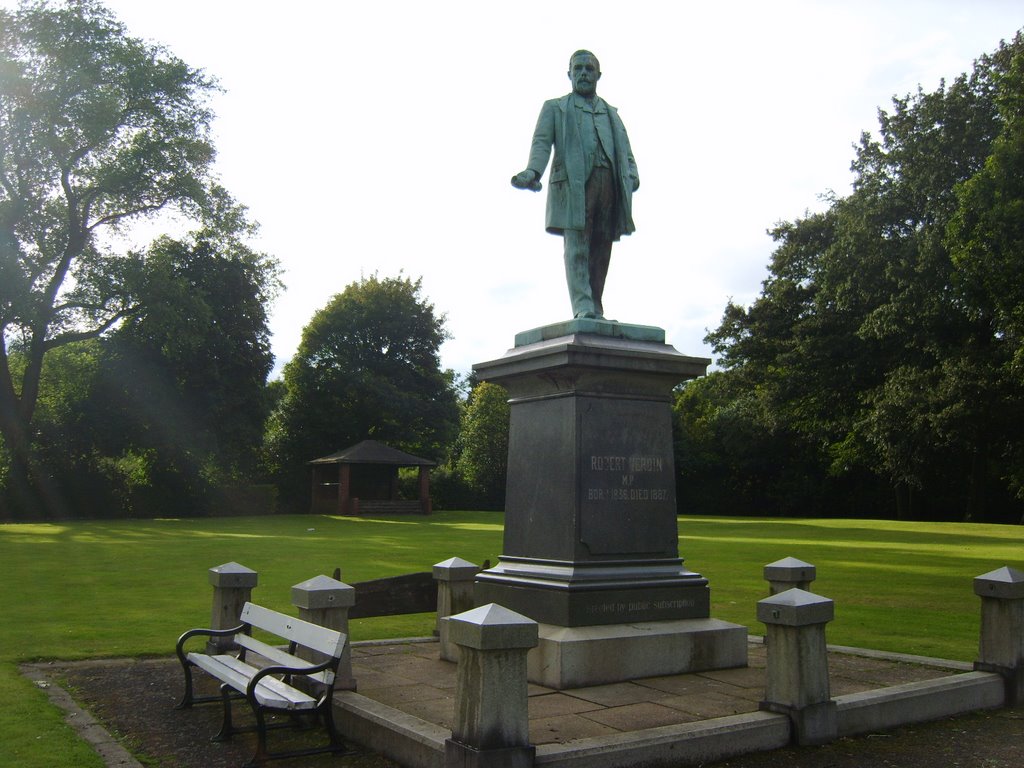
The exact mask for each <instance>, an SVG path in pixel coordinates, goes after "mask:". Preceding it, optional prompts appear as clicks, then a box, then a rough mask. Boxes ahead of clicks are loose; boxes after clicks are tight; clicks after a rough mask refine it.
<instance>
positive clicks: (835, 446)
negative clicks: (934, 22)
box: [697, 35, 1024, 519]
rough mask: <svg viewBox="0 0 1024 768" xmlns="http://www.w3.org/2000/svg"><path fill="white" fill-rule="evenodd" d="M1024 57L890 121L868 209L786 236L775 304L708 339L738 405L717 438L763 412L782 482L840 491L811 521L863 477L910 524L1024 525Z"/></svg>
mask: <svg viewBox="0 0 1024 768" xmlns="http://www.w3.org/2000/svg"><path fill="white" fill-rule="evenodd" d="M1022 55H1024V39H1022V38H1021V36H1019V35H1018V37H1017V38H1016V39H1015V40H1014V41H1013V42H1012V43H1011V44H1004V45H1001V46H1000V48H999V49H998V50H997V51H996V52H994V53H993V54H991V55H988V56H982V57H981V58H979V59H978V61H977V62H976V63H975V67H974V69H973V71H972V72H971V73H969V74H965V75H962V76H960V77H958V78H956V80H955V81H953V82H952V83H951V84H949V85H947V84H945V83H943V84H942V85H941V86H940V87H939V88H938V89H937V90H936V91H935V92H933V93H925V92H923V91H921V90H918V92H917V93H916V94H914V95H910V96H906V97H902V98H896V99H894V100H893V105H892V108H891V110H889V111H880V112H879V131H878V136H877V138H876V137H874V136H872V135H870V134H867V133H865V134H864V135H863V136H862V137H861V140H860V144H859V145H858V147H857V150H856V157H855V159H854V162H853V166H852V167H853V170H854V173H855V183H854V187H853V191H852V193H851V194H850V195H849V196H847V197H845V198H835V197H833V198H832V199H831V200H830V204H829V207H828V209H827V210H826V211H824V212H823V213H819V214H810V215H808V216H806V217H805V218H803V219H800V220H797V221H794V222H789V223H782V224H779V225H778V226H777V227H776V228H775V229H774V230H773V231H772V233H771V234H772V236H773V237H774V239H775V240H776V242H777V244H778V245H777V247H776V250H775V252H774V253H773V255H772V260H771V263H770V265H769V277H768V279H767V280H766V281H765V283H764V285H763V288H762V293H761V295H760V297H758V299H756V300H755V301H754V303H753V304H752V305H751V306H750V307H749V308H746V307H741V306H738V305H735V304H730V305H729V306H728V307H727V308H726V312H725V315H724V318H723V321H722V324H721V325H720V326H719V328H718V329H717V330H716V331H714V332H713V333H711V334H709V337H708V339H709V341H710V342H711V343H712V344H713V346H714V348H715V350H716V351H717V352H718V353H720V354H721V356H722V357H721V360H722V363H723V364H724V365H725V366H726V367H727V369H728V370H727V372H726V376H727V377H728V380H729V388H730V389H731V390H732V391H733V392H734V393H735V400H733V401H732V402H730V403H728V404H724V405H726V406H727V407H726V408H725V410H721V411H719V412H718V416H717V417H716V421H715V423H716V424H720V421H718V420H717V419H724V418H725V416H726V414H727V413H728V412H729V410H730V408H732V405H733V403H735V402H741V401H747V402H752V403H756V407H748V408H747V409H746V410H747V413H748V414H749V417H748V418H747V419H746V420H745V423H746V424H747V425H748V427H749V428H751V429H754V430H755V431H756V432H758V433H760V434H771V435H776V436H783V439H784V442H785V445H786V447H787V448H786V450H784V451H782V452H781V453H779V454H777V455H786V456H787V457H788V458H789V459H790V460H791V461H788V462H787V463H786V464H785V465H783V466H785V467H786V469H782V470H781V471H782V473H783V474H789V475H793V476H795V473H797V472H800V473H811V475H812V476H817V477H820V478H822V479H823V480H827V482H826V483H825V485H823V486H822V487H823V489H824V490H823V492H822V494H821V495H819V497H818V501H817V505H818V506H819V507H824V509H821V508H819V509H816V510H811V509H809V510H808V511H809V512H810V511H815V512H819V513H828V511H829V508H836V506H837V501H838V499H837V497H835V496H833V495H830V494H829V493H828V491H827V488H828V487H829V486H831V485H834V484H835V483H836V482H839V487H840V488H841V486H842V483H843V481H844V480H849V479H850V478H855V477H856V478H859V481H858V486H859V487H860V488H861V489H864V488H865V485H866V484H867V485H870V484H874V485H875V486H876V488H877V491H876V492H873V493H869V494H868V495H867V499H868V500H869V503H875V504H881V506H882V507H883V508H884V507H888V506H889V504H887V503H886V502H884V501H882V499H883V498H885V495H886V494H883V491H884V490H885V489H886V488H887V489H888V491H887V494H888V496H889V498H891V499H892V502H891V504H892V505H894V507H895V509H896V511H897V513H898V514H900V515H902V516H907V517H912V516H921V515H927V516H931V517H966V518H967V519H983V518H985V517H991V516H995V517H1000V516H1004V517H1005V516H1006V515H1008V514H1013V515H1019V511H1016V510H1017V508H1016V506H1015V505H1014V504H1012V503H1010V502H1009V500H1008V498H1007V491H1008V488H1009V486H1008V484H1007V480H1008V478H1009V477H1010V476H1011V475H1013V476H1016V474H1017V473H1016V470H1015V469H1013V462H1012V460H1011V459H1010V457H1012V456H1014V455H1019V453H1020V438H1019V435H1020V434H1021V426H1022V424H1021V415H1022V414H1021V405H1022V403H1024V397H1022V396H1024V391H1022V389H1021V387H1020V384H1021V381H1020V379H1019V378H1018V379H1016V380H1014V379H1013V377H1012V376H1010V375H1007V373H1008V372H1010V371H1012V370H1013V366H1012V364H1011V361H1012V360H1013V358H1014V354H1015V350H1014V339H1015V338H1017V337H1015V336H1014V334H1015V332H1016V331H1019V326H1017V329H1016V331H1015V329H1014V325H1013V320H1012V318H1013V317H1014V312H1015V311H1019V308H1020V307H1021V304H1020V301H1019V298H1020V286H1021V285H1022V282H1021V279H1020V277H1021V273H1020V270H1021V266H1020V264H1021V257H1022V255H1024V254H1022V251H1021V243H1022V239H1021V237H1020V232H1021V221H1022V218H1021V215H1020V214H1021V205H1022V204H1024V202H1022V198H1021V184H1020V178H1021V176H1020V170H1021V160H1020V156H1019V154H1016V153H1015V152H1019V147H1018V150H1015V149H1014V147H1015V146H1016V144H1015V142H1019V140H1020V130H1021V129H1020V127H1019V126H1020V121H1019V118H1018V119H1016V121H1015V119H1014V115H1015V114H1016V113H1015V111H1014V110H1015V109H1016V110H1018V112H1019V105H1020V103H1021V97H1020V93H1021V81H1020V74H1019V73H1020V67H1021V64H1020V62H1021V60H1022ZM1015 105H1016V106H1015ZM1015 126H1016V127H1015ZM1014 136H1016V137H1017V138H1016V139H1015V138H1014ZM697 391H699V390H697ZM870 500H874V501H873V502H871V501H870ZM783 505H784V501H783V498H782V497H781V496H776V497H775V498H774V501H773V504H772V507H773V509H774V510H776V511H778V510H779V509H780V508H781V507H782V506H783ZM879 511H881V510H879V509H875V510H873V512H874V513H876V514H877V513H878V512H879ZM871 512H872V511H869V512H868V513H869V514H871Z"/></svg>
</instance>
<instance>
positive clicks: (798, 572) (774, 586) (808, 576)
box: [764, 557, 817, 596]
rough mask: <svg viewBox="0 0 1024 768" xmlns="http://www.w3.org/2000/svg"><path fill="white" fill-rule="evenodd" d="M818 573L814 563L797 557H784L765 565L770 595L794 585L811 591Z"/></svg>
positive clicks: (765, 577) (765, 578) (765, 575)
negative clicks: (812, 583)
mask: <svg viewBox="0 0 1024 768" xmlns="http://www.w3.org/2000/svg"><path fill="white" fill-rule="evenodd" d="M816 575H817V569H816V568H815V567H814V566H813V565H811V564H810V563H805V562H804V561H803V560H797V559H796V558H795V557H784V558H782V559H781V560H776V561H775V562H774V563H768V565H766V566H765V567H764V580H765V581H767V582H768V595H769V596H771V595H777V594H779V592H785V591H786V590H787V589H793V588H794V587H796V588H797V589H803V590H806V591H810V589H811V582H812V581H814V577H815V576H816Z"/></svg>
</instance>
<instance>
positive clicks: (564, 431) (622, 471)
mask: <svg viewBox="0 0 1024 768" xmlns="http://www.w3.org/2000/svg"><path fill="white" fill-rule="evenodd" d="M709 363H710V360H707V359H706V358H696V357H687V356H685V355H682V354H680V353H679V352H677V351H676V350H675V349H673V348H672V347H671V346H669V345H667V344H665V342H664V332H663V331H661V329H658V328H651V327H649V326H631V325H624V324H620V323H613V322H607V321H598V320H575V321H570V322H566V323H560V324H558V325H556V326H548V327H545V328H539V329H535V330H533V331H528V332H525V333H523V334H520V335H519V336H517V337H516V347H515V348H514V349H512V350H509V352H507V353H506V354H505V355H504V356H503V357H501V358H499V359H497V360H493V361H490V362H486V363H479V364H477V365H475V366H474V370H475V372H476V374H477V376H478V377H479V378H480V379H482V380H484V381H492V382H495V383H498V384H501V385H502V386H504V387H505V389H506V390H507V391H508V393H509V397H510V399H509V403H510V406H511V423H510V431H509V456H508V483H507V493H506V502H505V539H504V548H503V553H502V555H501V557H500V559H499V562H498V564H497V565H496V566H495V567H494V568H491V569H489V570H487V571H483V572H482V573H480V574H479V575H478V576H477V579H476V600H477V602H478V603H492V602H493V603H498V604H500V605H503V606H506V607H508V608H510V609H512V610H514V611H517V612H519V613H522V614H524V615H526V616H529V617H530V618H532V619H534V620H535V621H537V622H540V623H541V624H545V625H551V626H552V627H559V628H565V627H570V628H577V627H594V626H622V627H624V628H628V626H629V625H635V624H637V623H647V624H649V623H656V622H679V621H683V620H707V619H708V618H709V615H710V608H709V592H708V582H707V579H705V578H703V577H702V576H701V575H700V574H699V573H694V572H692V571H690V570H688V569H686V568H685V567H683V561H682V559H681V558H680V557H679V550H678V529H677V523H676V514H677V510H676V496H675V467H674V459H673V443H672V413H671V402H672V400H671V395H672V389H673V387H675V386H676V385H677V384H679V383H680V382H682V381H686V380H688V379H692V378H695V377H697V376H701V375H703V374H704V373H705V371H706V369H707V366H708V364H709ZM732 626H735V625H732ZM709 628H710V627H709ZM611 634H612V635H614V634H615V633H611ZM626 634H628V632H626ZM623 636H624V635H622V634H621V633H620V634H619V636H618V637H614V638H610V639H606V640H598V639H596V638H595V639H593V640H592V641H591V642H592V644H596V645H598V646H600V645H604V646H605V649H604V650H599V651H594V653H598V654H601V653H604V654H607V653H608V652H609V650H610V649H611V648H613V647H617V646H616V644H617V643H618V642H619V641H620V640H621V639H622V637H623ZM541 645H542V646H543V645H544V641H543V640H542V642H541ZM538 650H540V649H538ZM553 655H554V656H555V657H557V656H560V655H561V654H553ZM590 655H593V654H592V653H591V654H590ZM745 663H746V652H745V645H744V651H743V654H742V660H740V661H739V662H738V663H730V664H729V665H728V666H741V665H743V664H745ZM683 671H688V670H687V669H685V668H680V666H679V660H678V659H673V658H667V659H665V660H664V668H663V669H659V670H657V671H655V672H653V673H652V674H672V673H676V672H683ZM595 673H596V670H595ZM556 676H558V677H561V676H562V675H560V674H558V675H556ZM531 679H536V678H535V677H531ZM621 679H628V678H621ZM583 684H586V682H585V681H584V682H583Z"/></svg>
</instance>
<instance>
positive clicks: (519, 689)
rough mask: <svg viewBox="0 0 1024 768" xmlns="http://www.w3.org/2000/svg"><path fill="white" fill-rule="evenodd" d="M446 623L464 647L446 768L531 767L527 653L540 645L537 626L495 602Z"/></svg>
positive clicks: (456, 686)
mask: <svg viewBox="0 0 1024 768" xmlns="http://www.w3.org/2000/svg"><path fill="white" fill-rule="evenodd" d="M445 622H446V623H447V624H448V636H449V638H451V641H452V642H453V643H455V644H456V645H458V646H459V669H458V673H457V676H456V682H455V722H454V724H453V726H452V737H451V738H450V739H448V740H447V741H446V742H445V763H444V764H445V768H530V767H531V766H532V765H533V758H534V748H533V746H532V745H531V744H530V728H529V714H528V711H527V693H526V691H527V684H526V654H527V652H528V651H529V650H530V649H531V648H533V647H535V646H536V645H537V623H536V622H535V621H533V620H532V619H528V618H526V617H525V616H521V615H520V614H518V613H514V612H513V611H510V610H508V609H507V608H502V607H501V606H500V605H496V604H494V603H490V604H488V605H484V606H481V607H480V608H475V609H473V610H472V611H466V612H465V613H460V614H458V615H456V616H451V617H449V618H447V619H445Z"/></svg>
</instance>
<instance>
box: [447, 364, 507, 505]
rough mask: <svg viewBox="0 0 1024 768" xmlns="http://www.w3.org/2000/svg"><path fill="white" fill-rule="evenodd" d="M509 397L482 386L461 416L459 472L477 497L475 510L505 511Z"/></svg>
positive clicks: (501, 389)
mask: <svg viewBox="0 0 1024 768" xmlns="http://www.w3.org/2000/svg"><path fill="white" fill-rule="evenodd" d="M508 430H509V404H508V393H507V392H506V391H505V388H504V387H502V386H499V385H498V384H491V383H488V382H481V383H480V384H477V385H476V386H475V387H474V388H473V390H472V392H471V393H470V396H469V400H468V402H467V403H466V407H465V409H464V410H463V413H462V419H461V425H460V429H459V439H458V454H459V455H458V459H457V461H456V469H457V471H458V473H459V474H460V475H461V476H462V478H463V479H464V480H465V481H466V484H467V485H468V486H469V488H470V489H471V490H472V492H473V493H474V494H475V501H476V503H475V504H474V505H473V506H474V508H481V509H504V507H505V475H506V472H507V469H508Z"/></svg>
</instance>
